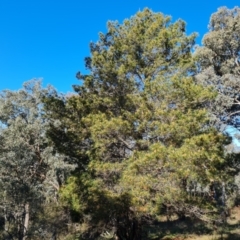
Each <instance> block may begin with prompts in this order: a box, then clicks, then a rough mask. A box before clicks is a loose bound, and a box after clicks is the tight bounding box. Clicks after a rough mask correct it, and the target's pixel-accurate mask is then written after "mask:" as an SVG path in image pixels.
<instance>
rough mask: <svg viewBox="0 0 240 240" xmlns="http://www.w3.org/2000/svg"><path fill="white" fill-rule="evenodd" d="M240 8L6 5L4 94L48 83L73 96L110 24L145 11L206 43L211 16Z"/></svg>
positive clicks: (143, 3) (232, 0)
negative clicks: (93, 46) (179, 23)
mask: <svg viewBox="0 0 240 240" xmlns="http://www.w3.org/2000/svg"><path fill="white" fill-rule="evenodd" d="M237 5H240V2H239V0H238V1H237V0H224V1H223V0H208V1H206V0H203V1H189V0H181V1H179V0H169V1H167V0H92V1H84V0H58V1H53V0H0V90H3V89H6V88H8V89H13V90H15V89H19V88H20V87H21V85H22V83H23V82H24V81H26V80H29V79H31V78H43V83H44V85H46V84H48V83H49V84H51V85H53V86H55V87H56V88H57V89H58V90H59V91H61V92H68V91H72V85H73V84H78V81H77V80H76V78H75V74H76V72H77V71H79V70H80V71H84V69H85V67H84V61H83V59H84V57H85V56H88V55H89V42H90V41H96V40H97V39H98V33H99V32H100V31H102V32H105V31H106V22H107V21H108V20H118V21H120V22H122V21H123V19H125V18H129V17H130V16H132V15H134V14H135V13H136V12H137V11H138V10H139V9H140V10H142V9H143V8H144V7H149V8H151V9H152V10H153V11H154V12H163V13H164V14H167V15H171V16H172V17H173V20H177V19H178V18H182V19H183V20H185V21H186V22H187V31H188V33H191V32H194V31H195V32H198V33H199V35H200V37H199V38H198V42H199V43H200V42H201V38H202V36H203V35H204V33H206V32H207V25H208V21H209V18H210V15H211V14H212V13H213V12H216V10H217V8H218V7H220V6H227V7H228V8H233V7H234V6H237Z"/></svg>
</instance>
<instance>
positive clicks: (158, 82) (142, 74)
mask: <svg viewBox="0 0 240 240" xmlns="http://www.w3.org/2000/svg"><path fill="white" fill-rule="evenodd" d="M195 36H196V35H195V34H192V35H190V36H187V35H186V33H185V23H184V22H183V21H182V20H178V21H177V22H175V23H172V22H171V18H170V17H168V16H164V15H163V14H161V13H153V12H152V11H151V10H149V9H145V10H143V11H142V12H138V13H137V14H136V15H135V16H133V17H132V18H131V19H127V20H125V21H124V22H123V24H119V23H118V22H109V23H108V31H107V33H106V34H103V33H100V35H99V38H100V39H99V41H98V42H97V43H91V45H90V49H91V56H90V57H88V58H86V67H87V68H88V70H89V71H90V73H89V74H88V75H82V74H81V73H80V72H79V73H78V74H77V77H78V78H79V79H80V80H82V81H83V84H82V85H80V86H75V90H76V92H77V93H78V95H74V96H71V97H69V98H61V97H54V96H53V97H49V98H46V99H45V110H46V113H47V116H48V117H49V119H51V121H52V123H51V129H50V130H49V131H48V136H49V137H50V138H51V141H52V142H53V143H54V144H55V148H56V150H57V151H59V152H61V153H64V154H67V155H69V156H71V159H72V160H71V161H74V162H75V163H77V164H78V168H77V169H76V171H75V174H74V175H73V176H71V177H70V178H69V179H68V183H67V184H66V185H65V186H63V188H62V189H61V200H62V202H63V203H64V204H65V205H66V206H67V207H69V208H70V209H71V213H72V217H73V218H74V219H75V221H77V220H79V221H80V223H81V229H80V230H81V232H82V233H84V234H83V235H82V237H84V236H85V238H87V239H91V238H96V237H97V236H99V235H100V234H101V233H103V234H104V232H105V231H108V232H111V234H113V235H114V234H115V235H116V236H117V237H118V239H129V240H130V239H131V240H134V239H138V240H139V239H141V237H142V236H143V233H142V225H143V224H146V222H147V221H150V220H154V219H156V216H157V215H159V214H161V212H162V209H163V208H164V207H166V206H167V207H169V208H171V209H173V211H174V212H175V213H178V214H179V215H182V214H188V215H192V216H196V217H199V218H205V219H207V213H208V210H209V209H210V208H211V209H213V207H214V201H213V199H212V195H211V191H210V190H209V187H210V186H211V184H212V183H213V182H221V181H222V180H223V179H225V178H227V177H228V176H227V173H225V172H224V171H223V167H222V166H223V165H224V164H225V163H226V162H225V161H226V158H224V157H225V156H224V148H223V145H224V143H225V142H226V139H225V137H224V136H222V135H221V134H220V133H218V132H217V131H216V130H214V129H212V128H210V127H209V119H208V116H207V111H206V109H205V108H204V107H205V106H206V105H207V104H208V103H209V102H211V101H212V99H214V97H215V96H216V94H215V92H214V91H212V89H210V88H206V87H203V86H202V85H199V84H197V83H196V82H195V79H194V78H193V77H192V74H194V71H195V69H194V68H193V60H192V57H191V49H192V46H193V44H194V39H195ZM56 121H59V122H58V123H59V124H56ZM195 183H199V184H200V186H201V187H202V188H203V189H204V188H205V192H204V190H202V191H200V190H197V191H196V190H195V191H194V187H192V186H193V185H194V184H195Z"/></svg>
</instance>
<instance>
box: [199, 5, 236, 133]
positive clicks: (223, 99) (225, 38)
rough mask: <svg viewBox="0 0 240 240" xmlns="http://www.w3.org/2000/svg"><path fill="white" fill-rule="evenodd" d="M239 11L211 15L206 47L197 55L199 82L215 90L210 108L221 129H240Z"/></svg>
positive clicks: (225, 9) (221, 11) (223, 9)
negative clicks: (215, 94)
mask: <svg viewBox="0 0 240 240" xmlns="http://www.w3.org/2000/svg"><path fill="white" fill-rule="evenodd" d="M239 37H240V8H239V7H235V8H233V9H228V8H226V7H222V8H219V9H218V11H217V12H216V13H214V14H212V16H211V19H210V23H209V32H208V33H207V34H205V36H204V38H203V41H202V43H203V46H202V47H198V48H197V51H196V53H195V56H196V58H197V67H198V71H199V74H198V75H197V77H196V78H197V81H198V82H201V83H203V84H204V85H207V86H212V87H213V88H214V89H215V90H216V91H217V92H218V96H217V98H216V101H214V102H212V103H211V105H210V106H209V108H210V109H211V112H212V113H213V116H214V122H215V124H216V126H217V127H218V128H222V129H224V125H223V124H231V125H234V126H238V125H239V119H238V117H237V116H238V115H239V111H240V103H239V100H240V95H239V92H240V88H239V86H240V85H239V77H240V55H239V54H240V42H239Z"/></svg>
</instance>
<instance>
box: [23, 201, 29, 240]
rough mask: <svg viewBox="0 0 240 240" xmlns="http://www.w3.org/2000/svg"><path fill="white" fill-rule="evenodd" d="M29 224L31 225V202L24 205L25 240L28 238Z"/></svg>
mask: <svg viewBox="0 0 240 240" xmlns="http://www.w3.org/2000/svg"><path fill="white" fill-rule="evenodd" d="M28 226H29V203H26V204H25V206H24V225H23V240H25V239H26V234H27V230H28Z"/></svg>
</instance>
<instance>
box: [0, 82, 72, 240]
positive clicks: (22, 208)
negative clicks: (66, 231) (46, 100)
mask: <svg viewBox="0 0 240 240" xmlns="http://www.w3.org/2000/svg"><path fill="white" fill-rule="evenodd" d="M54 92H55V90H54V89H53V88H51V87H48V88H46V89H43V88H42V87H41V82H40V81H35V80H33V81H29V82H26V83H24V85H23V89H21V90H19V91H9V90H4V91H2V92H1V93H0V165H1V168H0V186H1V199H0V206H1V214H2V216H3V217H4V222H5V223H4V234H5V236H6V237H7V239H26V238H27V237H30V236H31V234H33V235H38V234H40V235H42V236H41V237H42V239H44V231H45V230H44V229H42V230H41V231H42V232H41V233H40V232H39V231H40V230H39V229H41V228H42V226H39V225H38V227H36V225H37V218H38V215H39V214H40V213H41V211H43V209H44V207H45V206H46V205H45V203H46V200H47V199H48V198H51V199H52V200H51V201H54V196H55V197H56V196H57V192H58V190H59V184H60V183H59V181H58V178H60V177H61V176H62V177H63V174H64V173H66V172H68V170H69V166H67V164H65V163H64V162H63V159H64V157H63V156H61V155H59V154H58V155H56V154H54V152H53V151H52V148H51V147H50V146H49V144H48V140H47V138H46V135H45V133H46V130H47V128H48V123H47V121H46V119H44V118H43V104H42V98H43V96H44V95H46V94H50V93H51V94H53V93H54ZM62 180H63V179H62ZM48 227H49V228H51V226H48ZM35 230H38V232H37V231H35ZM53 231H54V230H53V229H50V234H52V233H51V232H53ZM2 237H4V236H2ZM48 239H49V238H48Z"/></svg>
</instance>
